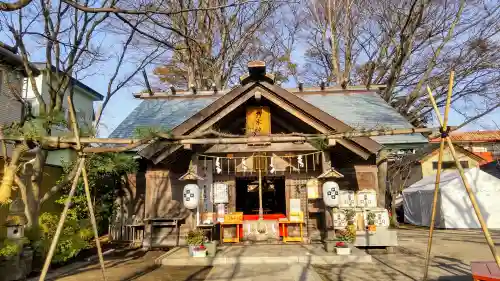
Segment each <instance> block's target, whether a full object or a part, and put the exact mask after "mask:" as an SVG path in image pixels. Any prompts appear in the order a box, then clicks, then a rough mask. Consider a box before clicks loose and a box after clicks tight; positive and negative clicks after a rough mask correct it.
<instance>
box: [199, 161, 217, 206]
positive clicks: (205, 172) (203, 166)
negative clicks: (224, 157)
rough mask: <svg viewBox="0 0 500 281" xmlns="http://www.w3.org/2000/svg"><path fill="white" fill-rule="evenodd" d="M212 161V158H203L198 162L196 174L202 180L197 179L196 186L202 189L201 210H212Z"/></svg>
mask: <svg viewBox="0 0 500 281" xmlns="http://www.w3.org/2000/svg"><path fill="white" fill-rule="evenodd" d="M212 171H213V162H212V160H206V159H205V160H204V161H199V162H198V175H200V176H201V177H202V178H203V180H199V181H198V186H199V187H200V189H201V190H202V192H201V193H202V195H203V197H202V198H201V200H202V205H201V210H200V211H201V212H202V213H203V212H214V205H213V190H212V189H213V188H212V186H213V173H212Z"/></svg>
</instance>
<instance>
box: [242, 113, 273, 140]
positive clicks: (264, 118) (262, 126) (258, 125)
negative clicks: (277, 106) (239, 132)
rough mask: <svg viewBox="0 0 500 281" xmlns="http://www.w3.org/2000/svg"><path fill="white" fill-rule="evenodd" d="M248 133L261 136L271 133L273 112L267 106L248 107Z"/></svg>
mask: <svg viewBox="0 0 500 281" xmlns="http://www.w3.org/2000/svg"><path fill="white" fill-rule="evenodd" d="M246 133H247V135H252V136H259V135H268V134H270V133H271V112H270V110H269V107H267V106H252V107H248V108H247V120H246Z"/></svg>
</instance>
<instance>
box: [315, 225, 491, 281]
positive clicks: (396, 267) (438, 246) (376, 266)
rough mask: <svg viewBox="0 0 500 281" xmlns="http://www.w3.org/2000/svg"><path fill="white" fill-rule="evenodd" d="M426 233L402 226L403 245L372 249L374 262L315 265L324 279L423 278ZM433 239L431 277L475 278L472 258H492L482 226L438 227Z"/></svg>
mask: <svg viewBox="0 0 500 281" xmlns="http://www.w3.org/2000/svg"><path fill="white" fill-rule="evenodd" d="M492 234H493V240H494V241H495V242H497V243H496V245H499V243H498V242H500V232H499V231H493V233H492ZM427 236H428V229H425V228H413V227H411V228H410V229H400V230H398V237H399V238H400V239H399V244H400V247H398V248H397V249H396V253H395V254H375V253H372V259H373V263H371V264H367V263H364V264H361V263H358V264H344V265H341V266H328V267H326V266H315V267H314V268H315V270H316V272H318V274H319V275H320V276H321V278H322V280H324V281H340V280H342V281H351V280H352V281H355V280H356V281H358V280H359V281H368V280H396V281H406V280H414V281H417V280H418V281H420V280H422V276H423V270H424V265H425V253H426V250H427V238H428V237H427ZM433 241H434V242H433V246H432V260H431V261H432V262H431V264H430V268H429V280H438V281H445V280H455V281H465V280H467V281H472V277H471V274H470V262H471V261H476V260H479V261H481V260H492V259H493V257H492V255H491V252H490V250H489V248H488V246H487V245H486V242H485V239H484V236H483V234H482V232H481V231H480V230H437V231H436V232H435V234H434V239H433ZM497 248H498V246H497ZM499 250H500V249H499Z"/></svg>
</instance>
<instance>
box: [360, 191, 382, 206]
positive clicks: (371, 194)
mask: <svg viewBox="0 0 500 281" xmlns="http://www.w3.org/2000/svg"><path fill="white" fill-rule="evenodd" d="M357 198H358V202H357V207H360V208H375V207H377V192H375V191H374V190H362V191H358V196H357Z"/></svg>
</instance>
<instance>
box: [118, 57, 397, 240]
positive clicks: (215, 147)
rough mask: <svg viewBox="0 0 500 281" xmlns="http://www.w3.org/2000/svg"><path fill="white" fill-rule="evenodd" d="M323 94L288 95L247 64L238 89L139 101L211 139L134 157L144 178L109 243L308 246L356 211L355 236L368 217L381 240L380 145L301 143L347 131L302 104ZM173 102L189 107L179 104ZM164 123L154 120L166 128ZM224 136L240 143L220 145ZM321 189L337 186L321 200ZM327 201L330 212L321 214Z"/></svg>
mask: <svg viewBox="0 0 500 281" xmlns="http://www.w3.org/2000/svg"><path fill="white" fill-rule="evenodd" d="M321 91H322V90H321V89H312V90H309V91H305V90H304V89H302V88H299V89H296V90H295V91H290V90H285V89H283V88H281V87H280V86H278V85H275V84H274V80H273V77H272V76H271V75H269V74H267V73H266V71H265V64H264V63H262V62H252V63H250V64H249V73H248V74H247V75H245V76H244V77H242V79H241V85H240V86H238V87H236V88H234V89H232V90H230V91H228V92H217V91H215V92H213V93H211V94H207V93H204V92H201V91H198V92H192V93H187V94H181V93H175V92H173V93H171V94H165V93H159V94H156V93H153V94H141V95H138V96H137V97H139V98H142V99H145V102H146V101H149V102H152V104H153V105H152V106H153V107H152V108H149V109H147V111H153V110H157V108H155V107H154V106H156V105H158V104H159V103H161V102H163V101H168V102H170V106H169V107H164V108H161V110H163V112H162V113H161V114H164V115H165V116H167V115H168V116H170V117H172V116H173V117H177V118H184V121H182V122H180V123H178V124H175V123H172V122H173V121H172V122H170V121H168V122H170V123H172V124H170V125H171V126H172V128H171V129H172V133H173V134H175V135H186V136H193V135H205V136H210V137H211V138H210V140H209V141H208V140H207V139H205V140H204V139H200V142H199V143H189V144H182V143H176V144H172V143H171V142H168V141H155V142H151V143H149V144H148V145H146V146H145V147H142V148H141V149H140V150H139V151H138V152H137V153H138V154H139V155H140V156H141V165H142V166H141V170H140V171H139V172H138V173H137V174H134V175H129V177H128V183H127V185H126V186H125V187H124V189H123V192H122V194H121V196H120V197H119V200H118V201H119V202H118V203H119V205H120V208H119V213H118V215H117V218H116V221H115V222H114V223H113V226H112V232H111V234H112V236H114V237H113V238H114V239H120V238H119V237H127V238H126V239H128V240H135V241H136V242H140V243H142V245H144V246H145V247H152V246H162V245H183V244H185V237H186V233H187V232H188V231H189V230H190V229H193V228H195V227H200V228H206V229H210V230H213V231H214V232H216V233H217V234H216V235H212V238H213V239H220V240H221V242H245V241H248V242H266V243H282V242H285V243H287V242H304V243H310V242H313V241H321V240H322V239H325V238H328V237H332V236H334V230H333V229H334V228H335V229H341V228H345V227H346V226H347V220H346V217H345V214H344V212H343V211H342V210H343V209H352V210H354V211H355V213H356V215H355V225H356V228H357V230H358V231H359V234H358V235H359V236H360V237H363V236H364V235H365V232H366V231H365V226H366V221H367V218H366V216H367V214H368V213H370V212H372V213H374V214H375V217H376V224H377V226H378V227H379V229H380V230H381V233H383V230H384V229H386V228H387V227H388V226H389V217H388V213H387V211H386V210H385V209H384V208H382V207H383V206H382V204H381V203H380V202H381V201H380V200H379V198H378V197H380V196H385V195H384V193H382V195H381V194H380V193H381V192H380V191H379V182H378V181H379V175H378V169H377V166H376V159H377V153H378V151H379V150H380V149H381V144H380V143H378V142H377V141H375V140H374V139H372V138H369V137H357V138H352V139H338V140H328V139H324V138H323V139H322V138H315V139H314V138H312V139H307V140H306V141H304V138H303V136H309V135H315V134H332V133H338V132H347V131H350V130H353V128H352V127H350V126H348V125H347V124H345V123H344V122H342V121H340V120H339V119H337V118H335V117H333V116H332V115H331V114H329V113H326V112H325V111H324V110H322V109H320V108H318V107H317V106H315V105H313V104H311V103H310V102H308V101H306V100H307V98H306V96H307V95H314V94H318V92H319V93H320V94H321ZM337 91H340V92H341V93H342V94H345V92H346V91H347V90H344V89H340V90H337ZM174 93H175V94H174ZM354 93H355V94H359V95H362V94H363V91H360V90H359V89H358V90H355V91H354ZM323 94H324V93H323ZM329 94H330V95H336V94H339V93H336V92H335V91H332V92H331V93H329ZM179 100H184V101H187V102H185V103H184V104H176V101H179ZM200 104H201V105H200ZM160 105H161V104H160ZM181 106H185V108H184V109H185V110H188V111H189V110H191V112H190V117H189V116H188V117H186V116H181V115H176V114H177V111H180V109H179V107H181ZM345 114H350V113H349V112H345ZM391 114H392V113H391ZM162 118H163V119H162ZM165 118H166V117H161V118H160V117H158V118H157V119H155V120H156V122H158V125H159V126H163V125H165V124H163V123H162V122H164V123H168V122H167V121H166V119H165ZM127 120H129V121H127ZM162 120H163V121H162ZM132 121H134V120H133V117H129V118H128V119H126V121H124V123H126V122H132ZM167 125H169V124H167ZM129 126H130V125H129ZM214 137H216V138H214ZM226 137H230V138H231V140H234V139H239V140H241V141H237V142H235V141H232V142H226V141H225V140H226ZM384 176H385V175H384ZM327 182H335V183H336V185H335V186H337V187H335V188H333V189H331V190H329V191H327V194H324V192H323V186H324V184H325V183H327ZM188 184H191V185H197V186H198V187H199V191H198V192H199V194H198V195H196V197H193V198H199V199H198V200H197V203H196V204H195V205H192V204H191V202H190V203H188V205H189V206H190V207H189V208H187V205H186V202H187V201H186V198H187V199H189V200H191V196H192V195H191V193H189V194H186V189H185V186H186V185H188ZM190 192H191V191H190ZM382 192H385V191H382ZM325 196H328V198H329V199H328V200H330V201H331V202H333V203H331V204H333V205H334V206H335V209H333V208H332V207H325V200H324V199H325V198H324V197H325ZM330 201H329V202H330ZM382 202H383V201H382ZM333 205H332V206H333ZM334 210H335V211H334ZM124 229H125V230H124ZM124 231H125V232H127V233H124ZM130 231H131V232H132V234H130ZM384 235H386V234H384ZM391 235H392V234H391ZM394 235H395V234H394ZM394 237H395V236H394ZM394 237H393V238H394ZM372 240H373V241H376V240H377V239H372ZM382 240H383V239H382ZM358 241H359V242H358V243H361V244H363V243H365V242H363V239H362V238H360V239H359V240H358ZM380 243H382V244H384V243H385V242H380ZM393 243H397V242H395V241H393ZM385 244H387V243H385ZM389 244H390V243H389ZM379 246H384V245H379ZM385 246H389V245H385Z"/></svg>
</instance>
